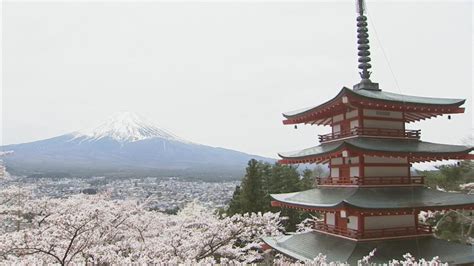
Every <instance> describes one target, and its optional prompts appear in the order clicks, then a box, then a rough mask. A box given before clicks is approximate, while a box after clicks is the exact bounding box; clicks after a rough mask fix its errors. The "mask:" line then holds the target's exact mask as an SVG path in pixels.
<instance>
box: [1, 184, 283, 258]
mask: <svg viewBox="0 0 474 266" xmlns="http://www.w3.org/2000/svg"><path fill="white" fill-rule="evenodd" d="M12 191H15V188H13V189H11V190H9V191H8V193H5V195H10V194H14V193H13V192H12ZM5 198H8V196H6V197H5ZM27 198H28V197H27ZM20 205H21V212H22V216H25V215H27V216H28V217H29V219H28V221H29V223H28V224H27V225H26V226H24V227H22V228H18V230H5V231H4V233H3V234H2V235H1V236H0V258H1V259H2V260H4V261H8V262H15V261H25V260H26V261H31V262H41V263H56V264H61V265H66V264H70V263H79V264H83V263H120V264H121V263H134V262H137V263H152V262H153V263H157V262H167V263H168V262H175V263H182V262H186V261H195V262H198V261H205V260H208V259H214V258H216V259H219V258H222V257H225V258H227V259H230V260H235V261H240V262H251V261H254V260H258V259H261V256H262V254H261V253H260V252H259V251H258V249H257V247H259V245H260V243H261V238H262V237H263V236H268V235H277V234H280V233H281V231H282V227H281V226H280V217H279V215H278V214H272V213H265V214H260V213H258V214H255V213H253V214H245V215H234V216H231V217H219V216H218V215H217V214H215V213H214V212H213V211H211V210H208V209H206V208H204V207H202V206H200V205H198V204H196V203H193V204H190V205H188V206H187V207H186V208H184V209H183V210H182V211H180V212H179V213H178V214H177V215H167V214H163V213H160V212H155V211H149V210H147V209H146V208H145V205H146V203H145V202H142V203H139V202H134V201H114V200H111V199H110V198H109V196H108V195H106V194H102V195H92V196H86V195H75V196H71V197H69V198H66V199H49V198H48V199H31V198H30V199H29V200H28V201H27V202H26V204H16V205H15V204H13V205H12V206H17V207H15V208H11V206H9V207H8V208H6V209H8V210H9V211H10V210H16V208H19V207H18V206H20ZM6 215H7V212H5V215H3V216H2V220H4V219H3V218H4V217H6ZM4 221H5V220H4Z"/></svg>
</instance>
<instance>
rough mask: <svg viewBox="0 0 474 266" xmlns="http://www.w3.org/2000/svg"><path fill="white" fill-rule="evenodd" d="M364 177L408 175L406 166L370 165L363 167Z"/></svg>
mask: <svg viewBox="0 0 474 266" xmlns="http://www.w3.org/2000/svg"><path fill="white" fill-rule="evenodd" d="M364 174H365V177H384V176H395V177H399V176H408V167H406V166H370V167H365V169H364Z"/></svg>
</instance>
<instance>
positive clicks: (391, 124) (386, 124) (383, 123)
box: [363, 119, 405, 129]
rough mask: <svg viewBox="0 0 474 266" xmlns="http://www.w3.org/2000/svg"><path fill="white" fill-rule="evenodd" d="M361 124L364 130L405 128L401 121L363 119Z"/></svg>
mask: <svg viewBox="0 0 474 266" xmlns="http://www.w3.org/2000/svg"><path fill="white" fill-rule="evenodd" d="M363 123H364V128H389V129H403V128H404V126H405V125H404V122H402V121H387V120H371V119H364V122H363Z"/></svg>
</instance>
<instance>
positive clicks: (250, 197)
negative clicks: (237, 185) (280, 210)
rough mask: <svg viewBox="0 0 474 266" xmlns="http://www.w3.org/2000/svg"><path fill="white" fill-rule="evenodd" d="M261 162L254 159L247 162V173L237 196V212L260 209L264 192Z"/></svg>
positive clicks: (257, 210)
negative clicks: (238, 208)
mask: <svg viewBox="0 0 474 266" xmlns="http://www.w3.org/2000/svg"><path fill="white" fill-rule="evenodd" d="M261 164H262V163H261V162H258V161H257V160H255V159H252V160H250V161H249V162H248V166H247V169H246V172H247V173H246V175H245V177H244V179H243V180H242V188H241V190H240V195H239V196H238V198H239V203H238V204H240V211H239V213H246V212H259V211H261V210H262V204H263V198H264V193H263V188H262V185H263V184H262V183H263V182H262V166H261Z"/></svg>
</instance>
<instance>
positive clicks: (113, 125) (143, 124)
mask: <svg viewBox="0 0 474 266" xmlns="http://www.w3.org/2000/svg"><path fill="white" fill-rule="evenodd" d="M78 138H81V139H82V140H88V141H94V140H99V139H103V138H111V139H114V140H116V141H118V142H134V141H140V140H145V139H151V138H163V139H168V140H174V141H180V142H187V141H185V140H183V139H181V138H179V137H177V136H176V135H174V134H173V133H171V132H169V131H168V130H165V129H163V128H160V127H158V126H156V125H154V124H153V123H152V122H151V121H148V120H146V119H144V118H142V117H140V116H139V115H137V114H134V113H131V112H120V113H117V114H115V115H114V116H112V117H110V118H109V119H108V120H106V121H105V122H103V123H102V124H100V125H99V126H97V127H95V128H92V129H86V130H81V131H78V132H75V133H74V139H78Z"/></svg>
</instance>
